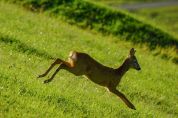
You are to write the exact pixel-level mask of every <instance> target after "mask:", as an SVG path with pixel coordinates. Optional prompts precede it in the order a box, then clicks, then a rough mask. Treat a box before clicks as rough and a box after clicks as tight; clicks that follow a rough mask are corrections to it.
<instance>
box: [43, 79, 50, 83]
mask: <svg viewBox="0 0 178 118" xmlns="http://www.w3.org/2000/svg"><path fill="white" fill-rule="evenodd" d="M50 81H51V80H45V81H44V82H43V84H47V83H49V82H50Z"/></svg>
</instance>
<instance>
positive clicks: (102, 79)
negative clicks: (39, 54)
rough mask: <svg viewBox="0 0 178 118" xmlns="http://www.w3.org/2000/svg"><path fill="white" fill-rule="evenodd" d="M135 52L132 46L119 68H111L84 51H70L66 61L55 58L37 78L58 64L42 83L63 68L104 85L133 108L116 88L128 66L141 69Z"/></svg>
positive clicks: (46, 81)
mask: <svg viewBox="0 0 178 118" xmlns="http://www.w3.org/2000/svg"><path fill="white" fill-rule="evenodd" d="M135 52H136V51H135V49H134V48H132V49H131V50H130V53H129V56H128V57H127V58H126V59H125V61H124V63H123V64H122V65H121V66H120V67H119V68H116V69H113V68H110V67H106V66H104V65H102V64H100V63H99V62H97V61H96V60H94V59H93V58H92V57H90V56H89V55H88V54H86V53H81V52H76V51H71V52H70V54H69V58H68V61H63V60H61V59H56V61H55V62H54V63H52V64H51V66H50V67H49V69H48V70H47V71H46V72H45V73H44V74H42V75H39V76H38V78H40V77H44V76H46V75H47V74H48V73H49V71H50V70H51V69H52V68H53V67H54V66H55V65H56V64H59V67H58V68H57V69H56V71H55V72H54V74H53V75H52V77H51V78H50V79H47V80H45V81H44V83H48V82H50V81H52V80H53V78H54V76H55V75H56V74H57V72H58V71H59V70H60V69H65V70H67V71H69V72H71V73H73V74H74V75H76V76H80V75H85V76H87V78H88V79H90V80H91V81H93V82H94V83H96V84H99V85H101V86H104V87H106V88H107V89H108V90H109V91H110V92H111V93H114V94H115V95H117V96H118V97H120V98H121V99H122V100H123V102H124V103H125V104H126V105H127V106H128V107H129V108H131V109H135V107H134V105H133V104H132V103H131V102H130V101H129V100H128V99H127V98H126V97H125V95H124V94H123V93H121V92H120V91H118V90H117V89H116V87H117V85H118V84H119V82H120V80H121V78H122V76H123V75H124V74H125V73H126V72H127V71H128V70H129V69H130V68H134V69H136V70H141V68H140V66H139V64H138V62H137V59H136V57H135V56H134V54H135Z"/></svg>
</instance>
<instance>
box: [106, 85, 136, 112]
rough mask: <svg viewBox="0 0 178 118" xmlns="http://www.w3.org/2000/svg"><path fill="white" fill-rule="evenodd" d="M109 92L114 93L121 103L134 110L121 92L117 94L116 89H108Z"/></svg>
mask: <svg viewBox="0 0 178 118" xmlns="http://www.w3.org/2000/svg"><path fill="white" fill-rule="evenodd" d="M109 91H110V92H112V93H114V94H115V95H117V96H118V97H120V98H121V99H122V101H123V102H124V103H125V104H126V105H127V106H128V107H129V108H131V109H134V110H136V108H135V106H134V105H133V104H132V103H131V102H130V101H129V100H128V99H127V98H126V97H125V95H124V94H123V93H121V92H119V91H118V90H116V89H110V88H109Z"/></svg>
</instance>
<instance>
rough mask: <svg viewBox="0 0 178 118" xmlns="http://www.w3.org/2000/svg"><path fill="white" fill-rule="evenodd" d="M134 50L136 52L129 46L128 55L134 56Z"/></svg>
mask: <svg viewBox="0 0 178 118" xmlns="http://www.w3.org/2000/svg"><path fill="white" fill-rule="evenodd" d="M135 52H136V50H135V49H134V48H131V49H130V56H134V54H135Z"/></svg>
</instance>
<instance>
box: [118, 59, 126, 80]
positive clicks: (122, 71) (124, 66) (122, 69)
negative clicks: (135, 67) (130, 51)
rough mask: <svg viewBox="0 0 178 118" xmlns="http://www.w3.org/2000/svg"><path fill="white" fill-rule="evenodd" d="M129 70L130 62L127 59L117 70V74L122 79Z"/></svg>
mask: <svg viewBox="0 0 178 118" xmlns="http://www.w3.org/2000/svg"><path fill="white" fill-rule="evenodd" d="M128 70H129V65H128V60H127V59H126V60H125V61H124V63H123V64H122V65H121V66H120V67H119V68H117V69H116V71H117V73H118V74H119V75H120V76H121V77H122V76H123V75H124V74H125V73H126V72H127V71H128Z"/></svg>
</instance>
